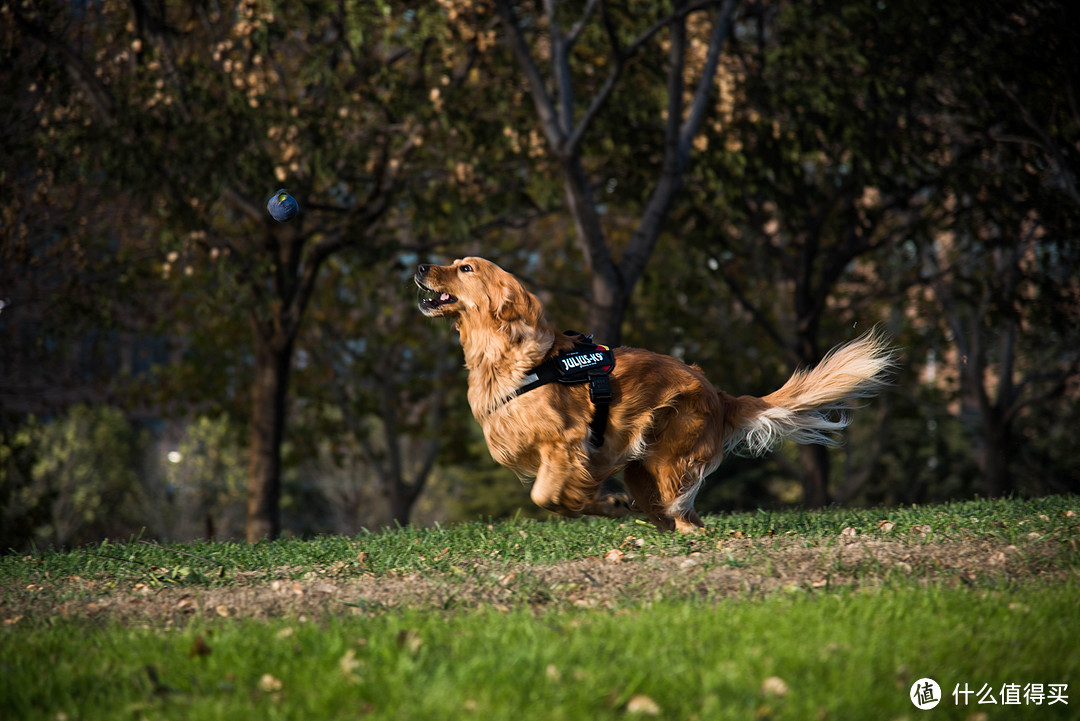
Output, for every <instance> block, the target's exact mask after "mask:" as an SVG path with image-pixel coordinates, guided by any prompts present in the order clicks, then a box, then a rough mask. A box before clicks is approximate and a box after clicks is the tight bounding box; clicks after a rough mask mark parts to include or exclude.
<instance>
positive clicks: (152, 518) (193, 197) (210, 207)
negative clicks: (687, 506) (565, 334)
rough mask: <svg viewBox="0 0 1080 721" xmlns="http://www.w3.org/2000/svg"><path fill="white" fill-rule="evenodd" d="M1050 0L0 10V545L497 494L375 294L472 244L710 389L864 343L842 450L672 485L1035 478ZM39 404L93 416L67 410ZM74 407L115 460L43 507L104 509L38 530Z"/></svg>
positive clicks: (1061, 419) (317, 519) (1041, 402)
mask: <svg viewBox="0 0 1080 721" xmlns="http://www.w3.org/2000/svg"><path fill="white" fill-rule="evenodd" d="M1076 15H1077V13H1076V10H1075V9H1074V8H1073V7H1072V6H1071V5H1070V4H1069V3H1063V2H1056V1H1054V0H1028V1H1026V2H1022V3H1019V4H1017V3H1003V2H991V3H959V4H948V5H947V6H946V5H944V4H941V3H931V2H928V1H925V2H924V1H921V0H920V1H919V2H915V3H904V4H894V3H873V4H867V3H861V2H854V1H853V0H820V1H819V2H811V3H802V2H785V1H782V0H778V1H775V2H765V1H763V0H757V1H753V2H749V1H744V2H727V1H721V0H717V1H716V2H710V1H702V2H679V1H676V2H655V3H651V4H649V3H646V4H645V5H642V4H641V3H632V4H631V3H619V2H592V1H590V2H586V3H576V4H572V3H558V2H554V1H552V2H545V3H534V2H504V1H503V0H488V1H486V2H485V1H480V2H465V1H464V0H439V1H434V0H432V1H420V0H416V1H413V2H405V3H389V2H370V3H358V2H357V3H354V2H343V3H331V2H309V3H300V4H285V3H276V2H270V1H269V0H266V1H264V0H241V1H239V2H196V3H183V4H182V3H169V2H163V3H146V2H144V0H128V1H127V2H120V1H119V0H103V1H102V2H99V3H89V4H79V3H74V4H72V3H64V2H58V1H53V0H46V1H44V2H39V3H33V4H12V3H6V4H3V5H2V6H0V52H2V55H3V60H4V64H5V67H7V68H11V69H13V70H11V71H9V72H6V73H4V74H2V75H0V93H2V95H3V98H4V101H5V102H4V103H3V104H2V108H0V122H2V124H3V126H2V127H3V131H4V132H3V133H0V157H2V158H3V161H2V167H0V190H2V191H3V192H4V197H5V199H6V202H5V203H4V204H3V205H2V206H0V213H2V220H0V225H2V230H0V304H2V305H0V473H2V474H3V476H2V477H0V503H2V504H3V518H4V538H3V539H2V541H3V544H4V545H5V546H10V547H21V546H23V545H25V544H26V543H27V542H29V541H31V540H33V539H36V541H37V542H41V543H54V544H56V543H61V544H62V543H75V542H82V541H84V540H89V539H90V538H92V537H94V535H95V534H108V535H117V534H122V533H125V532H132V533H133V532H138V531H139V529H140V527H142V526H146V527H147V532H149V533H151V534H153V535H158V536H164V537H189V536H195V535H216V536H217V537H235V536H236V535H238V534H239V533H240V530H239V528H238V525H237V524H238V523H239V521H238V516H237V514H238V513H239V511H238V505H237V504H238V503H239V498H238V496H240V495H242V496H243V497H244V512H243V516H244V523H243V525H244V530H243V535H244V536H246V537H247V538H249V539H251V540H255V539H257V538H261V537H270V536H274V535H277V534H278V533H280V532H282V530H286V531H289V532H295V533H308V532H318V531H333V530H337V531H345V532H353V531H355V530H356V529H358V528H360V527H362V526H368V527H382V526H385V525H393V524H395V523H402V524H403V523H407V522H410V520H412V519H413V518H414V517H416V514H417V513H419V517H420V518H421V519H424V520H428V521H430V520H452V519H453V518H456V517H466V516H470V515H475V514H478V513H482V514H491V515H503V514H506V513H510V512H513V508H515V507H517V506H518V505H520V504H521V503H526V504H527V501H526V500H525V498H526V496H527V494H526V493H523V492H521V491H522V487H521V484H519V483H518V482H517V481H516V480H515V479H514V478H513V476H512V475H511V474H509V473H508V472H505V471H502V470H501V469H498V468H497V467H495V466H494V465H493V464H492V463H491V461H490V459H489V458H488V457H487V455H486V450H485V449H484V448H483V446H482V444H481V443H478V442H477V441H478V439H477V436H476V434H475V428H473V425H472V419H471V417H470V415H469V413H468V410H467V406H466V404H465V402H464V399H463V389H464V382H463V376H462V369H461V367H460V366H461V361H460V350H459V349H458V348H457V347H456V339H455V338H454V335H453V333H452V332H451V331H449V329H447V328H444V327H441V326H438V327H436V326H433V325H432V324H429V323H425V322H424V321H423V319H422V318H420V317H418V316H417V315H416V314H415V313H414V305H415V302H414V298H415V296H414V294H413V291H412V290H411V281H410V276H411V273H412V269H413V268H414V266H415V264H416V263H417V262H420V261H422V260H429V259H436V260H438V259H440V258H445V257H457V256H461V255H465V254H472V253H477V254H481V255H485V256H487V257H491V258H492V259H493V260H496V261H497V262H499V263H501V264H503V265H504V266H505V267H507V268H509V269H511V270H513V271H515V272H517V273H519V274H520V275H521V276H522V277H523V278H524V279H525V280H526V281H527V282H528V283H529V284H530V285H531V286H532V287H533V288H535V289H536V290H537V292H538V293H539V294H540V296H541V298H542V299H543V300H544V301H545V302H547V303H548V304H549V310H550V313H551V315H552V317H553V318H554V319H555V320H556V322H558V323H560V324H561V325H563V326H565V327H575V328H579V329H582V330H586V331H588V332H598V333H601V334H606V335H608V336H610V337H619V336H620V335H621V336H622V339H623V341H624V342H627V343H630V344H634V345H643V346H646V347H650V348H653V349H656V350H659V351H662V352H668V353H671V354H673V355H676V356H677V357H680V358H684V359H686V360H687V361H688V362H697V363H699V364H700V365H702V366H703V367H704V368H705V370H706V372H707V373H708V375H709V376H710V378H711V379H712V380H713V382H714V383H715V384H716V385H718V386H719V387H722V388H725V389H727V390H730V391H733V392H737V393H742V392H750V393H756V394H762V393H766V392H769V391H771V390H773V389H775V387H777V385H779V383H781V382H782V381H783V379H784V378H785V377H786V376H787V375H788V374H789V373H790V372H791V370H792V369H793V368H794V367H796V366H798V365H808V364H813V363H816V362H817V361H818V360H820V357H821V354H822V353H823V352H824V351H825V350H827V349H828V348H829V347H831V346H832V345H834V344H835V343H837V342H840V341H842V340H845V339H848V338H850V337H851V336H853V335H855V334H857V333H859V332H861V331H862V330H864V329H866V328H868V327H869V326H871V325H873V324H877V323H880V324H883V325H884V326H885V327H886V328H887V329H888V330H889V331H890V332H892V333H893V334H894V335H895V336H896V338H897V341H898V343H899V344H900V345H902V346H903V347H904V348H905V351H906V354H905V358H904V361H905V363H904V370H903V372H902V374H901V375H900V377H899V379H898V383H897V390H896V392H893V393H890V394H888V395H887V396H886V397H885V398H884V399H882V400H881V401H880V402H879V403H877V404H876V405H875V406H874V407H871V408H867V409H864V410H863V411H861V412H860V413H858V414H856V416H855V418H856V420H855V423H854V425H853V426H852V428H851V429H850V439H849V440H850V443H849V444H848V445H847V447H846V448H845V449H843V450H840V451H827V450H826V449H823V448H819V447H806V448H796V447H791V448H784V449H782V450H781V451H780V452H778V453H776V454H774V455H773V456H772V457H771V458H770V459H768V460H767V461H754V462H749V461H741V460H739V459H729V460H728V461H727V462H725V463H724V464H723V465H722V466H721V469H720V470H719V471H718V473H717V475H718V476H720V477H723V478H724V481H723V482H715V481H714V482H713V483H712V484H710V485H709V486H707V487H706V490H705V491H704V492H703V494H702V495H701V497H700V498H701V501H702V505H703V507H704V508H705V510H709V509H710V508H713V509H718V508H737V507H747V506H749V507H755V506H768V505H776V504H790V503H802V504H805V505H808V506H819V505H823V504H826V503H833V502H839V503H901V502H904V503H906V502H918V501H926V500H938V499H943V498H950V497H963V496H970V495H972V494H976V493H979V494H987V495H998V494H1004V493H1024V494H1038V493H1050V492H1070V491H1072V492H1074V491H1076V490H1077V477H1076V474H1075V471H1074V470H1073V469H1074V468H1075V467H1076V462H1077V461H1078V460H1080V459H1078V458H1076V454H1077V451H1076V450H1074V448H1073V445H1074V444H1072V443H1071V442H1068V441H1067V438H1068V435H1067V431H1066V430H1065V429H1066V428H1068V427H1069V426H1068V424H1069V422H1070V421H1071V420H1074V418H1073V416H1075V414H1076V410H1075V408H1076V398H1077V394H1078V392H1080V389H1078V382H1077V379H1078V377H1080V358H1078V354H1077V351H1076V348H1080V342H1078V341H1080V338H1077V333H1078V331H1077V328H1080V323H1077V321H1078V320H1080V318H1077V315H1078V313H1080V280H1078V273H1077V268H1078V267H1080V263H1078V260H1080V259H1078V258H1077V252H1078V248H1080V243H1078V242H1077V239H1076V225H1077V221H1078V219H1080V202H1078V200H1080V196H1078V193H1077V182H1078V180H1077V179H1078V177H1080V144H1078V143H1080V112H1078V103H1077V100H1076V97H1077V92H1076V91H1077V88H1076V77H1075V76H1076V71H1075V68H1076V67H1080V62H1078V60H1080V58H1077V54H1078V53H1080V43H1078V42H1077V40H1078V39H1080V38H1077V37H1076V35H1077V34H1078V33H1080V23H1078V22H1076V21H1077V19H1078V18H1077V17H1076ZM281 186H285V187H288V188H289V190H290V191H291V192H292V193H293V195H294V196H296V197H297V198H298V199H299V201H300V206H301V213H300V215H299V216H298V217H297V218H295V219H294V220H292V221H290V222H289V223H285V224H278V223H276V222H275V221H273V220H272V219H270V217H269V216H268V215H267V214H266V212H265V209H264V205H265V201H266V198H267V197H268V196H269V194H270V193H271V192H272V191H273V190H274V189H276V188H278V187H281ZM654 249H656V251H657V252H653V251H654ZM584 326H587V327H584ZM76 408H81V409H82V410H79V411H78V413H80V414H86V413H91V415H92V414H93V413H98V412H99V410H100V414H107V413H113V412H122V414H123V416H124V419H125V422H126V423H128V424H130V434H133V435H125V434H127V433H128V431H124V432H123V433H121V432H120V431H119V430H117V431H116V433H114V434H113V435H111V436H95V435H94V434H93V433H91V432H89V431H86V432H79V433H76V432H73V431H72V430H71V429H72V428H73V427H75V426H73V425H71V424H73V423H75V421H74V420H73V418H74V417H75V416H73V415H72V414H75V413H76V410H75V409H76ZM108 409H112V410H108ZM102 418H104V415H103V416H102ZM287 418H288V419H290V420H289V423H288V424H287V423H286V419H287ZM200 419H201V420H200ZM210 419H213V420H212V421H211V420H210ZM95 423H98V424H100V423H104V424H105V425H106V426H108V427H111V428H114V429H116V428H119V427H120V424H119V420H118V419H117V418H115V417H113V416H109V419H107V420H103V419H98V420H97V421H93V422H91V421H90V420H88V419H87V418H86V417H84V416H80V420H79V423H78V424H75V425H77V426H78V427H80V428H84V429H87V428H90V427H91V426H93V425H94V424H95ZM65 424H67V425H65ZM80 424H81V425H80ZM64 428H66V429H67V430H66V431H64V432H63V433H61V430H62V429H64ZM95 437H96V438H98V440H101V439H103V438H105V439H107V440H108V442H109V443H113V442H115V443H116V444H118V446H117V448H118V449H121V451H120V452H119V453H118V455H117V456H116V457H115V458H114V459H111V460H110V462H112V461H116V462H115V463H114V464H113V465H110V466H109V468H112V469H114V470H115V473H114V472H113V471H109V475H110V478H99V479H95V481H94V482H95V483H97V482H99V481H100V482H101V483H104V484H105V487H109V488H115V489H127V490H124V491H122V492H121V491H118V492H116V493H112V492H109V493H105V492H104V491H102V492H100V493H99V492H98V491H94V490H93V489H94V488H96V487H97V486H93V485H92V484H91V485H88V486H87V494H89V495H86V494H84V495H83V496H80V499H81V500H80V501H79V503H80V504H82V505H83V506H85V507H83V508H80V509H78V512H75V513H69V514H67V516H66V517H67V518H69V519H71V518H79V517H81V518H84V519H85V518H86V512H87V511H91V512H92V513H94V514H96V513H97V511H94V510H93V509H94V508H100V507H102V506H101V505H100V503H105V504H106V505H108V504H119V505H117V506H116V507H115V508H112V506H109V507H110V508H112V510H113V511H114V512H112V513H110V514H109V515H110V517H111V518H113V519H116V520H117V523H116V524H114V525H113V526H111V527H109V528H107V529H106V528H104V527H103V526H100V525H95V524H94V523H82V524H81V525H79V524H76V525H78V528H75V526H72V525H70V524H69V525H68V526H66V528H67V530H63V529H61V528H60V525H59V522H58V521H57V516H56V515H55V513H54V512H53V510H50V509H53V508H54V506H52V505H50V503H51V501H50V500H48V499H50V498H55V497H57V494H61V495H63V494H64V493H67V491H64V490H63V489H69V490H70V489H72V488H73V487H72V486H71V485H70V483H68V481H61V480H60V479H61V478H67V479H69V480H70V479H71V478H76V476H75V475H72V474H74V473H75V472H74V471H71V473H68V471H63V472H61V470H59V469H60V468H61V467H63V468H67V469H69V470H70V469H72V468H75V467H77V466H78V465H79V463H82V461H81V460H80V461H78V463H76V462H75V461H72V463H69V464H67V465H64V464H60V465H57V464H56V463H54V462H53V461H55V459H56V458H59V457H67V458H80V459H85V458H96V457H97V456H95V455H94V453H96V451H94V450H93V443H94V440H93V439H94V438H95ZM245 437H246V440H245ZM121 438H129V440H125V441H121V440H120V439H121ZM63 439H66V440H63ZM109 439H111V440H109ZM130 439H136V440H130ZM138 439H142V440H138ZM43 444H44V445H43ZM79 444H86V446H87V448H86V449H85V453H82V454H81V455H80V454H75V453H74V451H73V450H72V449H73V448H74V446H77V445H79ZM189 448H194V449H197V450H195V451H189V450H188V449H189ZM123 449H126V450H123ZM169 452H176V453H180V457H181V458H183V459H184V461H182V462H181V463H179V464H171V465H170V463H169V461H168V459H167V454H168V453H169ZM192 453H194V456H193V455H191V454H192ZM240 454H246V456H247V461H246V463H243V464H242V465H244V466H245V470H244V471H243V476H244V489H243V492H242V494H241V493H239V491H238V489H237V488H236V483H237V477H238V475H239V471H238V469H237V463H238V461H237V459H238V458H239V457H240ZM194 457H199V458H202V459H203V460H202V461H200V463H201V464H202V465H201V466H185V464H186V461H187V460H188V459H190V458H194ZM48 459H52V461H49V462H48V463H46V460H48ZM122 459H129V461H130V462H127V461H124V462H121V460H122ZM50 463H52V465H50ZM72 464H74V465H72ZM125 464H126V465H125ZM121 466H124V467H126V468H128V469H129V470H128V471H122V470H121ZM58 474H59V475H58ZM64 474H67V475H64ZM132 474H134V475H132ZM717 480H718V479H717ZM65 483H68V485H65ZM133 483H134V486H133V485H132V484H133ZM76 485H79V484H76ZM46 488H48V489H51V490H49V491H48V493H46V492H45V491H44V490H42V489H46ZM496 489H498V490H496ZM50 494H51V495H50ZM90 496H94V497H95V498H98V499H105V500H103V501H101V500H99V501H94V500H93V499H92V498H91V497H90ZM425 499H426V500H425ZM31 501H32V502H31ZM95 503H98V504H99V505H98V506H95V505H94V504H95ZM121 506H122V507H121ZM55 508H59V506H56V507H55ZM282 508H284V509H285V510H284V511H283V512H282V511H281V509H282ZM282 513H284V518H282V515H281V514H282ZM61 515H64V514H61ZM9 529H11V530H9ZM58 529H60V530H58ZM61 531H62V532H61Z"/></svg>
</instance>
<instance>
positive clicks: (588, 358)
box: [512, 331, 615, 448]
mask: <svg viewBox="0 0 1080 721" xmlns="http://www.w3.org/2000/svg"><path fill="white" fill-rule="evenodd" d="M566 335H569V336H575V337H577V338H581V339H583V340H575V342H574V348H573V350H570V351H567V352H565V353H560V354H559V355H557V356H555V357H554V358H549V359H548V360H546V361H545V362H543V363H541V364H540V365H538V366H536V367H535V368H533V369H532V370H531V371H529V374H528V375H527V376H525V382H524V383H522V384H521V385H520V386H518V389H517V391H515V392H514V396H512V397H516V396H519V395H521V394H522V393H527V392H529V391H531V390H533V389H534V388H539V387H540V386H542V385H546V384H548V383H551V382H552V381H559V382H560V383H568V384H578V383H588V384H589V400H590V401H592V404H593V407H594V411H593V417H592V419H591V420H590V421H589V442H590V443H592V445H593V446H594V447H595V448H599V447H600V446H602V445H604V431H605V430H606V429H607V422H608V415H609V412H610V410H611V397H612V393H611V381H610V380H609V378H608V376H609V375H610V374H611V371H612V370H613V369H614V368H615V354H614V353H613V352H612V351H611V349H610V348H608V347H607V346H602V345H597V344H595V343H592V342H591V341H592V336H586V335H582V334H581V333H577V332H574V331H566Z"/></svg>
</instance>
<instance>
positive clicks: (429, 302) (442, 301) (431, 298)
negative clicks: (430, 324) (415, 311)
mask: <svg viewBox="0 0 1080 721" xmlns="http://www.w3.org/2000/svg"><path fill="white" fill-rule="evenodd" d="M416 285H417V287H418V288H419V289H420V293H419V295H420V310H422V311H429V310H435V309H436V308H441V307H442V306H444V305H449V304H451V303H456V302H457V298H455V297H454V296H452V295H450V294H449V293H446V292H444V291H441V290H435V289H434V288H429V287H427V286H426V285H424V284H423V283H421V282H420V280H419V279H417V280H416Z"/></svg>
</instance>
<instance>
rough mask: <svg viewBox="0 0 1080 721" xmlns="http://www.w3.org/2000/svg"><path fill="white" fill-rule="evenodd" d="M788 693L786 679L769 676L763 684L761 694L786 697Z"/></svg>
mask: <svg viewBox="0 0 1080 721" xmlns="http://www.w3.org/2000/svg"><path fill="white" fill-rule="evenodd" d="M787 692H788V685H787V683H786V682H785V681H784V679H782V678H780V677H779V676H769V677H768V678H767V679H765V680H764V681H762V682H761V693H762V694H763V695H765V696H776V697H778V698H779V697H782V696H786V695H787Z"/></svg>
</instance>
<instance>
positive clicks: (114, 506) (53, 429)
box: [4, 406, 146, 547]
mask: <svg viewBox="0 0 1080 721" xmlns="http://www.w3.org/2000/svg"><path fill="white" fill-rule="evenodd" d="M145 444H146V438H145V436H144V435H143V434H140V433H139V432H138V431H136V430H135V429H134V428H133V427H132V426H131V425H130V424H129V423H128V421H127V418H125V416H124V414H123V413H121V412H120V411H119V410H117V409H115V408H110V407H108V406H94V407H88V406H75V407H74V408H72V409H71V410H70V411H69V412H68V413H67V414H65V415H64V416H63V417H61V418H58V419H56V420H55V421H53V422H51V423H37V422H35V421H33V420H31V422H30V423H28V424H27V425H26V426H24V427H23V428H22V429H20V431H19V432H18V434H17V435H16V437H15V439H14V443H13V444H12V445H11V446H5V453H25V454H28V455H30V456H31V457H32V458H33V463H32V465H31V467H30V469H29V478H28V479H22V481H21V482H20V479H19V478H18V476H17V475H15V474H10V469H11V466H8V469H9V471H8V473H6V474H5V483H4V485H5V486H6V487H8V488H10V490H8V493H10V494H11V495H10V497H9V503H10V504H11V506H10V508H12V509H13V510H15V511H16V512H17V514H18V515H19V516H21V515H26V516H28V517H30V518H34V517H37V518H40V519H41V523H40V524H38V525H35V526H34V528H33V537H34V538H35V540H36V541H37V542H38V543H40V544H42V545H44V546H57V547H64V546H69V545H73V544H79V543H85V542H87V541H89V540H90V539H93V538H102V537H109V536H116V535H124V534H126V533H130V532H131V531H133V530H136V529H137V528H138V527H139V523H140V518H139V516H138V514H139V511H140V510H141V509H142V508H143V503H144V498H143V494H142V487H141V485H140V482H139V476H138V469H139V468H140V467H141V465H142V462H143V452H144V448H145ZM12 460H14V459H12ZM9 474H10V475H9ZM9 484H11V485H10V486H9ZM5 490H7V489H5ZM10 512H11V511H9V513H10ZM18 540H19V541H22V540H23V539H18Z"/></svg>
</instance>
